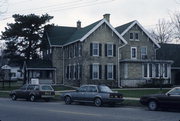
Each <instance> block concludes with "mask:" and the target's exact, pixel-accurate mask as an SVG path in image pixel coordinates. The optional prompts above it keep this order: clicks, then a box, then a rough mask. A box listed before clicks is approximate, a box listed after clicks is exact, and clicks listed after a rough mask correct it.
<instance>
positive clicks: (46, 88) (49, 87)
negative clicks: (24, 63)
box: [41, 85, 53, 90]
mask: <svg viewBox="0 0 180 121" xmlns="http://www.w3.org/2000/svg"><path fill="white" fill-rule="evenodd" d="M41 89H42V90H53V88H52V87H51V86H49V85H43V86H41Z"/></svg>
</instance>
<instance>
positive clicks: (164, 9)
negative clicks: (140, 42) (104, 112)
mask: <svg viewBox="0 0 180 121" xmlns="http://www.w3.org/2000/svg"><path fill="white" fill-rule="evenodd" d="M175 11H180V0H0V31H3V30H4V27H5V26H6V24H7V23H11V22H13V19H12V17H11V16H12V15H13V14H17V13H18V14H30V13H35V14H38V15H41V14H45V13H48V14H49V15H51V16H54V18H53V20H51V23H54V24H55V25H61V26H76V22H77V21H78V20H80V21H81V22H82V26H86V25H88V24H91V23H92V22H95V21H97V20H99V19H102V16H103V14H105V13H109V14H111V19H110V22H111V24H112V25H113V26H114V27H116V26H119V25H122V24H124V23H127V22H129V21H132V20H138V21H139V22H140V23H141V24H142V25H143V26H144V27H146V28H150V27H153V25H155V24H156V23H157V22H158V19H161V18H167V19H168V18H169V14H170V13H173V12H175ZM2 12H5V13H3V14H2Z"/></svg>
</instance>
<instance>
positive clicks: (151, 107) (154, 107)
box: [148, 100, 158, 111]
mask: <svg viewBox="0 0 180 121" xmlns="http://www.w3.org/2000/svg"><path fill="white" fill-rule="evenodd" d="M148 108H149V110H151V111H155V110H157V108H158V104H157V102H156V101H154V100H152V101H149V103H148Z"/></svg>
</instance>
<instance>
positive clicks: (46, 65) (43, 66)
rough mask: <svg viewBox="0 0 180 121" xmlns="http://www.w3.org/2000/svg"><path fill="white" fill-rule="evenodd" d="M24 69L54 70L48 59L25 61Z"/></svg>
mask: <svg viewBox="0 0 180 121" xmlns="http://www.w3.org/2000/svg"><path fill="white" fill-rule="evenodd" d="M26 70H56V68H55V67H53V66H52V62H51V61H49V60H40V59H38V60H29V61H28V62H26Z"/></svg>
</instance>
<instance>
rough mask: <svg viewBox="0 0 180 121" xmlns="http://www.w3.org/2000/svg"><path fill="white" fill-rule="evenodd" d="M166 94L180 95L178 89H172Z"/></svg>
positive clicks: (179, 89)
mask: <svg viewBox="0 0 180 121" xmlns="http://www.w3.org/2000/svg"><path fill="white" fill-rule="evenodd" d="M168 94H171V95H180V88H173V89H172V90H170V91H169V92H168Z"/></svg>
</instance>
